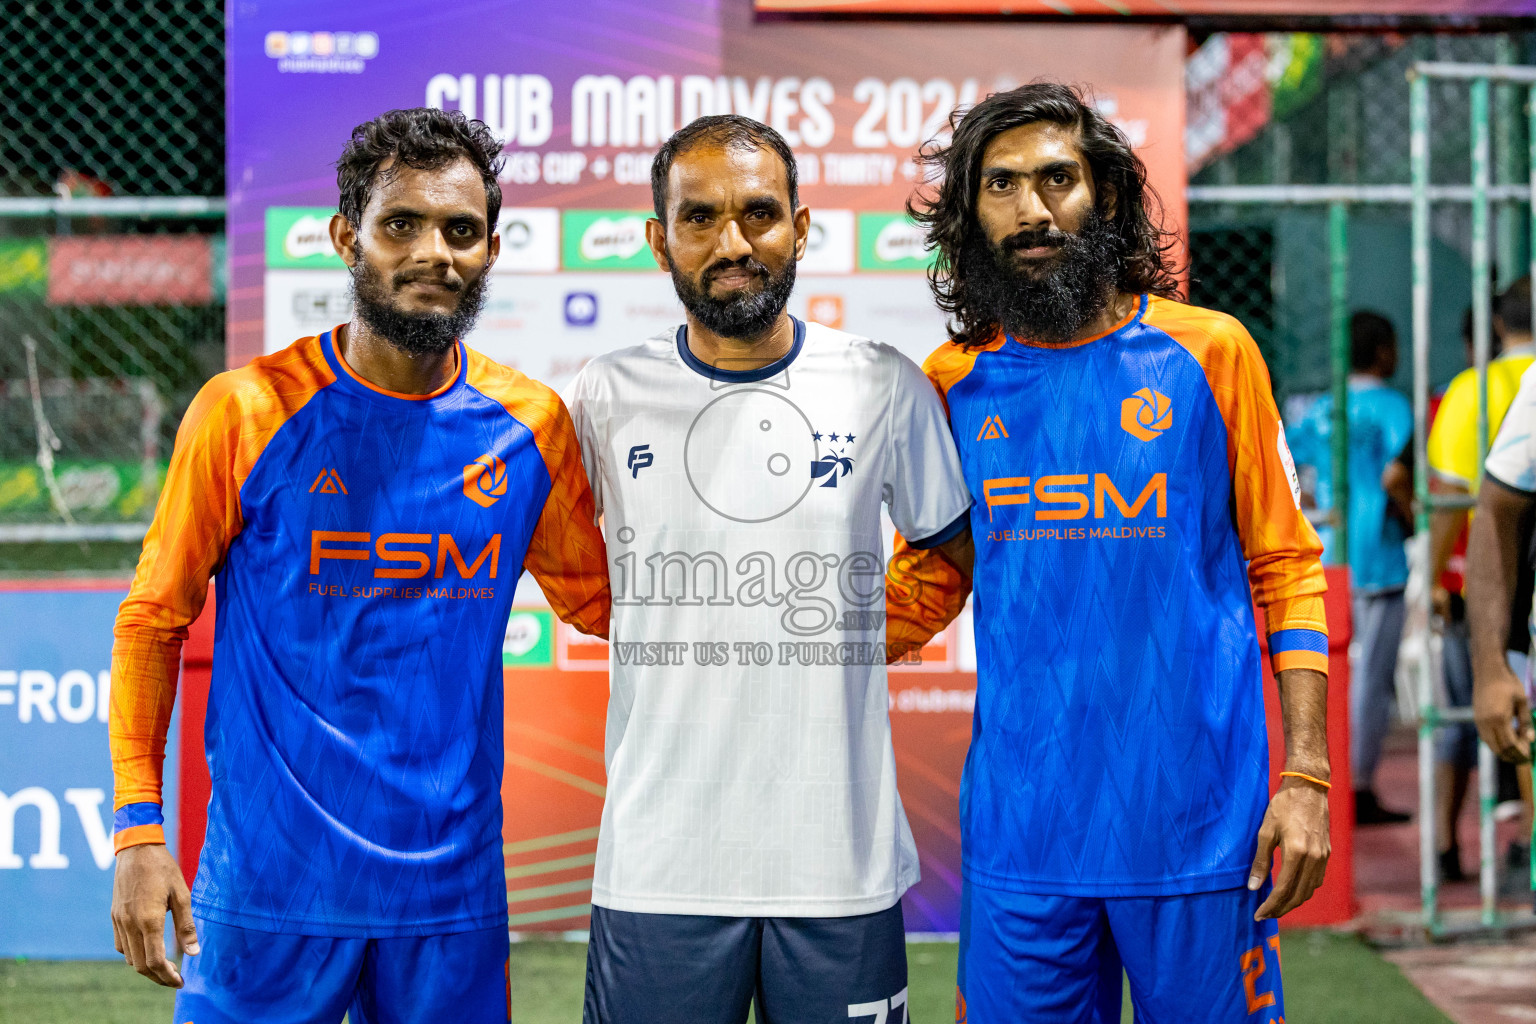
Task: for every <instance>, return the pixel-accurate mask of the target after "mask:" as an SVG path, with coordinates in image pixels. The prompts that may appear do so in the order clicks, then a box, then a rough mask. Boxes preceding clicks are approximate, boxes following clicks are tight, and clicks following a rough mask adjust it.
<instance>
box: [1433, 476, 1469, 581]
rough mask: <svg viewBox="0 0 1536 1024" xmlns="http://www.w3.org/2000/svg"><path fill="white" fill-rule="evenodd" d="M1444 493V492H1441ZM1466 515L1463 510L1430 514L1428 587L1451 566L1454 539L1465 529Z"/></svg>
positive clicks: (1457, 492)
mask: <svg viewBox="0 0 1536 1024" xmlns="http://www.w3.org/2000/svg"><path fill="white" fill-rule="evenodd" d="M1441 493H1446V492H1441ZM1449 493H1451V494H1462V495H1465V494H1466V493H1467V492H1466V491H1451V492H1449ZM1466 525H1467V513H1466V510H1465V509H1450V510H1441V511H1436V512H1433V513H1431V515H1430V517H1429V585H1430V586H1431V587H1433V586H1437V585H1438V584H1439V581H1440V575H1441V573H1443V572H1445V570H1446V567H1447V566H1449V565H1450V564H1451V552H1452V551H1453V550H1455V548H1456V539H1457V538H1458V537H1460V536H1461V531H1462V530H1463V529H1465V528H1466Z"/></svg>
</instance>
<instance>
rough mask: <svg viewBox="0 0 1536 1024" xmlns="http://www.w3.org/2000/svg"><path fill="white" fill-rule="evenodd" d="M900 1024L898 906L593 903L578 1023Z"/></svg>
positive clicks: (902, 958)
mask: <svg viewBox="0 0 1536 1024" xmlns="http://www.w3.org/2000/svg"><path fill="white" fill-rule="evenodd" d="M754 999H756V1001H757V1021H758V1024H875V1022H879V1024H907V945H906V928H905V926H904V924H903V923H902V917H901V904H900V903H898V904H896V905H895V906H894V907H891V908H890V909H889V910H882V911H879V912H877V913H874V914H862V915H859V916H856V917H695V916H692V915H687V914H632V913H628V912H625V911H621V910H609V909H607V908H605V907H593V908H592V941H591V944H590V945H589V946H588V947H587V998H586V1006H585V1007H584V1009H583V1010H582V1015H581V1019H582V1021H583V1024H742V1022H743V1021H745V1020H746V1019H747V1009H748V1007H749V1006H750V1005H751V1004H752V1001H753V1000H754Z"/></svg>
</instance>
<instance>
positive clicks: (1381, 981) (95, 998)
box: [0, 932, 1449, 1024]
mask: <svg viewBox="0 0 1536 1024" xmlns="http://www.w3.org/2000/svg"><path fill="white" fill-rule="evenodd" d="M957 953H958V950H957V949H956V947H955V946H954V945H953V944H951V943H914V944H913V945H911V946H909V947H908V951H907V964H908V971H909V973H910V982H911V983H910V986H909V991H910V999H911V1011H912V1013H911V1019H912V1020H914V1021H917V1022H918V1024H939V1022H942V1021H949V1020H953V1019H954V1012H955V957H956V955H957ZM1281 953H1282V956H1283V957H1284V960H1285V995H1286V998H1285V1001H1286V1007H1285V1009H1286V1017H1287V1018H1289V1019H1291V1020H1297V1021H1326V1022H1328V1024H1449V1022H1448V1021H1447V1019H1446V1017H1445V1016H1444V1015H1442V1014H1441V1013H1440V1011H1438V1010H1436V1009H1435V1008H1434V1007H1432V1006H1431V1005H1430V1004H1429V1002H1428V1001H1427V1000H1425V999H1424V997H1423V996H1421V995H1420V994H1419V993H1418V991H1417V990H1416V989H1414V987H1413V986H1412V985H1410V984H1409V983H1408V981H1407V980H1406V979H1405V978H1404V977H1403V975H1402V973H1401V972H1400V971H1398V969H1397V968H1396V967H1394V966H1392V965H1391V964H1389V963H1387V962H1386V961H1384V960H1382V959H1381V957H1379V956H1377V955H1376V953H1374V952H1373V951H1372V950H1371V949H1370V948H1369V947H1367V946H1366V945H1364V944H1363V943H1361V942H1360V941H1358V940H1357V939H1354V938H1352V937H1350V936H1345V935H1334V934H1332V933H1329V932H1295V933H1287V934H1286V936H1285V940H1284V943H1283V945H1282V949H1281ZM585 967H586V947H585V946H583V945H581V944H579V943H567V942H520V943H517V944H515V945H514V946H513V947H512V960H511V971H512V1019H513V1021H515V1022H516V1024H576V1022H578V1021H580V1020H581V998H582V983H583V975H584V972H585ZM171 1000H172V994H171V992H170V991H169V990H168V989H162V988H159V987H158V986H156V985H154V984H152V983H151V982H149V981H148V980H146V979H144V978H141V977H139V976H138V975H137V974H134V973H133V972H132V971H131V970H129V969H128V968H127V967H126V966H124V965H123V964H121V963H116V962H112V963H56V962H47V961H16V960H0V1021H4V1022H5V1024H77V1022H81V1021H90V1022H91V1024H141V1022H142V1024H150V1022H153V1024H165V1022H166V1021H169V1020H170V1016H171ZM1124 1020H1126V1021H1130V1020H1131V1014H1130V1009H1129V1006H1127V1008H1126V1014H1125V1017H1124Z"/></svg>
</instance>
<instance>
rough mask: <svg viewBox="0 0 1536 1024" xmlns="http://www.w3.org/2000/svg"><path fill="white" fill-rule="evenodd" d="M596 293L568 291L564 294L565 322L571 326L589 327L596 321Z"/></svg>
mask: <svg viewBox="0 0 1536 1024" xmlns="http://www.w3.org/2000/svg"><path fill="white" fill-rule="evenodd" d="M597 308H598V307H597V295H596V293H594V292H569V293H567V295H566V296H565V322H566V323H567V324H569V325H570V326H572V327H591V326H592V325H593V324H595V323H597Z"/></svg>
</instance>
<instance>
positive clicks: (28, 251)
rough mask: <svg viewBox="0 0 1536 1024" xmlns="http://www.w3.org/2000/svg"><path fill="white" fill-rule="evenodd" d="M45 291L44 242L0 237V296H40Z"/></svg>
mask: <svg viewBox="0 0 1536 1024" xmlns="http://www.w3.org/2000/svg"><path fill="white" fill-rule="evenodd" d="M47 291H48V243H47V242H45V241H43V240H42V239H41V238H0V295H9V296H13V297H20V296H27V297H33V298H42V297H43V295H44V294H46V293H47Z"/></svg>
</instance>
